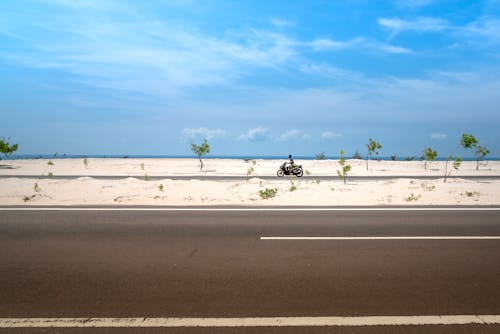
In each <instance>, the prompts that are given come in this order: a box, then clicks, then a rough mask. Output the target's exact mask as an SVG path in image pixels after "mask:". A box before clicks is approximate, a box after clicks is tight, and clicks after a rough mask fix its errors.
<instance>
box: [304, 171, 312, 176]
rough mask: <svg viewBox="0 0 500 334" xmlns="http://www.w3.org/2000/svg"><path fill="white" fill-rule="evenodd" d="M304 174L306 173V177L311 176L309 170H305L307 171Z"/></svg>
mask: <svg viewBox="0 0 500 334" xmlns="http://www.w3.org/2000/svg"><path fill="white" fill-rule="evenodd" d="M304 172H305V173H306V175H307V176H309V175H311V174H312V173H311V172H310V171H309V170H307V169H306V170H305V171H304Z"/></svg>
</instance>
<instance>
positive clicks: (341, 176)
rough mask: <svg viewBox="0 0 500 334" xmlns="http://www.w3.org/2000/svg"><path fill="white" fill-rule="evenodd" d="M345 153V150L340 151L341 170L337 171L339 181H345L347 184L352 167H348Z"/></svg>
mask: <svg viewBox="0 0 500 334" xmlns="http://www.w3.org/2000/svg"><path fill="white" fill-rule="evenodd" d="M344 155H345V152H344V150H340V158H339V162H338V163H339V165H340V168H341V169H340V170H339V169H337V175H338V177H339V179H343V180H344V184H346V183H347V173H348V172H349V171H350V170H351V165H347V164H346V161H345V158H344Z"/></svg>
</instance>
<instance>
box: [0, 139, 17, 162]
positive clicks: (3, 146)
mask: <svg viewBox="0 0 500 334" xmlns="http://www.w3.org/2000/svg"><path fill="white" fill-rule="evenodd" d="M17 148H18V146H17V144H11V143H9V141H8V139H5V138H0V153H3V155H5V157H6V158H7V157H9V156H10V155H11V154H12V153H14V152H15V151H17ZM0 160H2V158H0Z"/></svg>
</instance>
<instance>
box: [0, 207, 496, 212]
mask: <svg viewBox="0 0 500 334" xmlns="http://www.w3.org/2000/svg"><path fill="white" fill-rule="evenodd" d="M0 211H243V212H244V211H500V207H484V208H477V207H442V208H429V207H427V208H420V207H406V208H401V207H399V208H377V207H373V208H366V207H363V208H356V207H353V208H331V207H330V208H329V207H325V208H305V207H304V208H265V207H258V208H193V207H191V208H179V207H177V208H165V207H158V208H157V207H148V208H144V207H139V208H131V207H123V208H121V207H103V208H99V207H82V208H79V207H41V208H37V207H19V208H18V207H0Z"/></svg>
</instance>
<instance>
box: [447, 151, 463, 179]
mask: <svg viewBox="0 0 500 334" xmlns="http://www.w3.org/2000/svg"><path fill="white" fill-rule="evenodd" d="M451 160H453V157H452V156H451V155H449V156H448V158H447V159H446V162H445V164H444V182H446V179H447V178H448V176H450V174H451V172H452V170H457V169H458V168H459V167H460V164H461V163H462V159H460V157H456V158H455V160H453V168H451V169H450V171H449V172H448V163H449V162H450V161H451Z"/></svg>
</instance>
